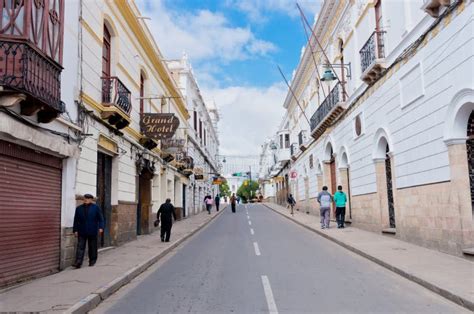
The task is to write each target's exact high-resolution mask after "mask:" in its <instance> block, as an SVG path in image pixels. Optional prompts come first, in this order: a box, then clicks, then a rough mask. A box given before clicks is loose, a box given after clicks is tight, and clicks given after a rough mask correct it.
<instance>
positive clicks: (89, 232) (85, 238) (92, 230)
mask: <svg viewBox="0 0 474 314" xmlns="http://www.w3.org/2000/svg"><path fill="white" fill-rule="evenodd" d="M93 200H94V196H92V195H91V194H86V195H84V204H82V205H81V206H79V207H77V208H76V213H75V215H74V226H73V232H74V235H75V236H76V238H77V239H78V241H77V250H76V262H75V263H74V265H73V266H74V267H76V268H81V266H82V261H83V260H84V253H85V250H86V242H87V246H88V248H89V266H94V265H95V263H96V262H97V233H100V234H102V233H103V232H104V217H103V216H102V211H101V209H100V208H99V206H97V205H96V204H94V203H93Z"/></svg>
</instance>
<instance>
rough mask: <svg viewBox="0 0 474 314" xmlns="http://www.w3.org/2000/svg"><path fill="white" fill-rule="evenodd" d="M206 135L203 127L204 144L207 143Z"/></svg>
mask: <svg viewBox="0 0 474 314" xmlns="http://www.w3.org/2000/svg"><path fill="white" fill-rule="evenodd" d="M206 135H207V134H206V130H205V129H204V146H206V145H207V140H206Z"/></svg>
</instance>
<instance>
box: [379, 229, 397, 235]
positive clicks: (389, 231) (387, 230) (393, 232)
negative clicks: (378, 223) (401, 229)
mask: <svg viewBox="0 0 474 314" xmlns="http://www.w3.org/2000/svg"><path fill="white" fill-rule="evenodd" d="M382 233H384V234H397V229H396V228H386V229H383V230H382Z"/></svg>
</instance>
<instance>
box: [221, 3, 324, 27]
mask: <svg viewBox="0 0 474 314" xmlns="http://www.w3.org/2000/svg"><path fill="white" fill-rule="evenodd" d="M321 2H322V0H300V1H296V0H227V1H226V5H227V6H228V7H232V8H236V9H238V10H239V11H242V12H244V13H245V14H246V15H247V16H248V18H249V19H250V20H251V21H253V22H259V23H264V22H266V21H267V20H268V15H267V13H268V12H278V13H282V14H286V15H288V16H290V17H292V18H295V17H299V16H300V14H299V11H298V8H297V7H296V3H299V5H300V6H301V8H302V9H303V11H304V12H305V14H309V16H307V18H308V20H309V21H312V20H313V18H314V15H315V14H316V13H317V11H318V10H319V7H320V5H321Z"/></svg>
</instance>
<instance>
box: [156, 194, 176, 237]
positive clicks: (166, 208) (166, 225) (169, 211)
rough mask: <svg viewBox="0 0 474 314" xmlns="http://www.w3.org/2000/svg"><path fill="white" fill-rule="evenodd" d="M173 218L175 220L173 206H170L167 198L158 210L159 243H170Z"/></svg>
mask: <svg viewBox="0 0 474 314" xmlns="http://www.w3.org/2000/svg"><path fill="white" fill-rule="evenodd" d="M173 218H174V220H176V213H175V211H174V206H173V204H171V200H170V199H169V198H168V199H166V202H165V203H164V204H162V205H161V206H160V209H159V210H158V220H160V221H161V242H165V241H166V242H170V236H171V227H172V226H173Z"/></svg>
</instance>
